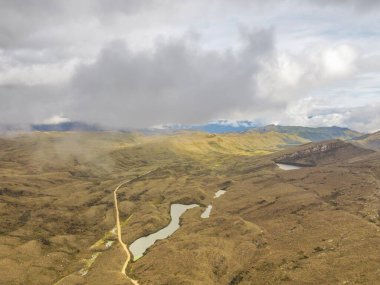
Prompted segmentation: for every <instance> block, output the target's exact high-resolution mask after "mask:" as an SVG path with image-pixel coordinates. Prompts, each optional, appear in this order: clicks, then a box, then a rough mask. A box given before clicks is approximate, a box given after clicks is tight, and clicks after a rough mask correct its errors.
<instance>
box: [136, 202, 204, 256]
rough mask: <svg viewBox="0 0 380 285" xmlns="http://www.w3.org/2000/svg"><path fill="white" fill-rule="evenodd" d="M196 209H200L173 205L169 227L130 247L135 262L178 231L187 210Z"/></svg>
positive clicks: (191, 206)
mask: <svg viewBox="0 0 380 285" xmlns="http://www.w3.org/2000/svg"><path fill="white" fill-rule="evenodd" d="M195 207H198V205H196V204H192V205H182V204H172V205H171V206H170V216H171V219H172V220H171V221H170V224H169V225H167V226H166V227H165V228H163V229H161V230H159V231H157V232H155V233H153V234H150V235H148V236H145V237H141V238H139V239H137V240H136V241H134V242H133V243H132V244H131V245H130V246H129V250H130V251H131V253H132V254H133V260H137V259H139V258H140V257H142V256H143V255H144V253H145V251H146V250H147V249H148V248H149V247H151V246H152V245H153V244H154V243H155V242H156V241H158V240H162V239H165V238H167V237H169V236H170V235H172V234H173V233H174V232H175V231H176V230H178V229H179V227H180V224H179V221H180V217H181V216H182V214H183V213H185V212H186V210H188V209H191V208H195Z"/></svg>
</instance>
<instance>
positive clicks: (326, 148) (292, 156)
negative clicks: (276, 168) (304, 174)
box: [275, 140, 374, 166]
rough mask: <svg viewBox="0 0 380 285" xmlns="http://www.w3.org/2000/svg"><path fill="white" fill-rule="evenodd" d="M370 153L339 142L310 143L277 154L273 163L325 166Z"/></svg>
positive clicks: (371, 151)
mask: <svg viewBox="0 0 380 285" xmlns="http://www.w3.org/2000/svg"><path fill="white" fill-rule="evenodd" d="M371 153H374V151H373V150H369V149H365V148H361V147H359V146H356V145H353V144H351V143H347V142H344V141H341V140H332V141H323V142H312V143H308V144H304V145H301V146H298V147H294V148H292V149H289V150H285V151H283V152H279V153H277V154H276V155H277V158H276V159H275V162H278V163H285V164H292V165H300V166H316V165H327V164H331V163H336V162H338V161H339V162H341V161H346V160H348V159H351V158H354V157H357V156H361V155H367V154H371Z"/></svg>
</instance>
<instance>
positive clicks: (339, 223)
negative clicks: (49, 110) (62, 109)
mask: <svg viewBox="0 0 380 285" xmlns="http://www.w3.org/2000/svg"><path fill="white" fill-rule="evenodd" d="M321 131H323V130H318V132H321ZM355 136H356V137H357V138H355V139H353V137H355ZM322 137H323V138H328V139H333V138H335V139H337V138H339V139H346V141H343V140H328V141H321V140H320V139H313V138H315V137H314V133H313V132H312V135H310V130H308V132H307V134H304V135H302V133H300V132H298V133H297V132H286V130H278V129H266V130H261V131H250V132H245V133H238V134H208V133H202V132H185V131H178V132H173V133H167V134H142V133H134V132H31V133H23V134H17V135H12V136H10V135H8V136H2V138H1V139H0V272H1V274H0V284H9V285H16V284H17V285H19V284H32V285H33V284H39V285H40V284H41V285H44V284H57V285H58V284H59V285H64V284H132V283H130V281H129V279H128V278H126V276H125V275H123V274H122V273H121V268H122V266H123V264H124V262H125V259H126V255H125V251H124V250H123V248H122V246H121V244H120V243H119V242H118V240H117V235H116V228H115V207H114V196H113V191H114V189H115V187H116V186H117V185H119V183H121V182H123V181H126V180H131V179H133V180H132V181H131V182H130V183H127V184H125V185H123V186H121V187H120V189H119V190H118V192H117V198H118V210H119V214H120V220H121V237H122V240H123V241H124V242H125V243H126V244H127V245H129V244H131V243H132V242H133V241H134V240H136V239H137V238H139V237H141V236H145V235H148V234H150V233H153V232H155V231H157V230H158V229H160V228H163V227H164V226H166V225H167V224H168V223H169V221H170V215H169V209H170V205H171V204H172V203H182V204H193V203H195V204H198V205H200V207H196V208H193V209H190V210H188V211H187V212H186V213H185V214H184V215H183V216H182V219H181V228H180V229H179V230H177V231H176V232H175V234H173V235H172V236H171V237H169V238H168V239H165V240H162V241H159V242H156V243H155V244H154V246H153V247H151V248H150V249H149V250H148V252H147V253H146V254H145V255H144V256H143V257H141V258H139V259H138V260H136V261H133V262H130V263H129V264H128V267H127V269H126V273H127V275H128V276H130V277H131V278H133V279H137V280H138V282H139V284H141V285H144V284H159V285H160V284H168V285H169V284H172V285H178V284H189V285H190V284H226V285H237V284H239V285H248V284H378V283H379V281H378V280H380V269H379V265H380V255H379V254H378V253H379V252H380V217H379V214H380V212H379V209H380V152H379V146H380V143H379V141H380V138H379V134H378V133H375V134H372V135H362V134H358V133H353V132H349V131H347V132H345V133H344V137H341V136H337V137H331V135H326V137H324V135H322ZM318 138H321V135H318ZM313 140H314V141H313ZM276 162H282V163H290V164H294V165H302V166H305V167H303V168H301V169H298V170H291V171H284V170H281V169H280V168H278V167H277V165H276ZM146 173H147V174H146ZM142 174H146V175H143V176H141V175H142ZM134 178H136V179H134ZM219 189H223V190H226V193H225V194H224V195H223V196H222V197H220V198H218V199H217V200H215V201H213V196H214V194H215V192H216V191H217V190H219ZM211 202H212V203H213V209H212V212H211V215H210V217H209V218H208V219H201V218H200V215H201V213H202V212H203V211H204V209H205V208H206V207H207V205H208V204H210V203H211Z"/></svg>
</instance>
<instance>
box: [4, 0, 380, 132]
mask: <svg viewBox="0 0 380 285" xmlns="http://www.w3.org/2000/svg"><path fill="white" fill-rule="evenodd" d="M217 119H227V120H252V121H256V122H259V123H260V124H273V123H274V124H281V125H303V126H333V125H336V126H342V127H349V128H352V129H355V130H359V131H363V132H372V131H377V130H379V129H380V1H378V0H335V1H334V0H284V1H275V0H265V1H261V0H234V1H232V0H209V1H201V0H81V1H74V0H65V1H51V0H31V1H22V0H0V125H1V126H3V127H4V126H7V127H9V126H18V127H22V128H27V127H28V126H29V125H30V124H38V123H57V122H63V121H67V120H72V121H82V122H86V123H90V124H99V125H102V126H105V127H109V128H145V127H152V126H160V125H166V124H185V125H190V124H202V123H205V122H209V121H213V120H217Z"/></svg>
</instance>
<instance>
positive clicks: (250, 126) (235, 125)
mask: <svg viewBox="0 0 380 285" xmlns="http://www.w3.org/2000/svg"><path fill="white" fill-rule="evenodd" d="M31 129H32V130H33V131H43V132H51V131H55V132H68V131H82V132H96V131H105V130H108V129H104V128H102V127H100V126H99V125H94V124H87V123H83V122H75V121H65V122H59V123H52V124H47V123H45V124H35V125H32V126H31ZM115 130H116V129H115ZM117 130H118V131H122V130H128V129H117ZM183 130H187V131H202V132H206V133H211V134H223V133H244V132H257V133H268V132H277V133H282V134H289V135H296V136H298V137H300V138H303V139H306V140H309V141H312V142H319V141H325V140H334V139H341V140H351V139H355V138H358V137H363V134H362V133H359V132H356V131H353V130H350V129H348V128H340V127H319V128H311V127H301V126H278V125H268V126H264V127H261V126H259V125H258V124H257V123H256V122H253V121H230V120H217V121H213V122H209V123H206V124H200V125H179V124H173V125H162V126H160V127H156V128H149V129H142V130H140V131H142V132H143V133H147V134H150V133H153V134H154V133H162V134H165V133H171V132H176V131H183Z"/></svg>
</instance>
